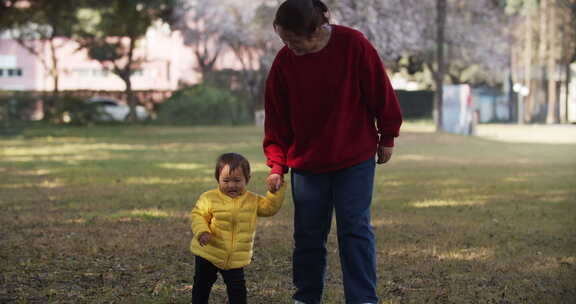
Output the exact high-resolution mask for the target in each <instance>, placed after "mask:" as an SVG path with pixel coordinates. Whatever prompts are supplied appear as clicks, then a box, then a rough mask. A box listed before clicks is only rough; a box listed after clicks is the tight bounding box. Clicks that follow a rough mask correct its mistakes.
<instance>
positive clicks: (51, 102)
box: [44, 37, 61, 123]
mask: <svg viewBox="0 0 576 304" xmlns="http://www.w3.org/2000/svg"><path fill="white" fill-rule="evenodd" d="M54 39H55V38H54V37H51V38H49V39H48V45H49V47H50V59H51V61H52V64H51V65H49V70H50V76H51V77H52V84H53V88H52V95H51V96H50V97H49V98H48V99H47V100H46V101H45V108H44V120H45V121H48V122H55V123H60V122H61V121H60V120H61V117H57V116H58V113H57V112H58V110H57V107H58V99H59V95H60V72H59V70H58V69H59V67H58V65H59V61H58V55H57V54H56V46H55V45H54Z"/></svg>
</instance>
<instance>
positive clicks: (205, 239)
mask: <svg viewBox="0 0 576 304" xmlns="http://www.w3.org/2000/svg"><path fill="white" fill-rule="evenodd" d="M211 238H212V234H210V232H202V234H200V236H199V237H198V243H200V246H202V247H204V246H206V245H208V243H209V242H210V239H211Z"/></svg>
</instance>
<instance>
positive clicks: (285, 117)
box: [263, 57, 292, 174]
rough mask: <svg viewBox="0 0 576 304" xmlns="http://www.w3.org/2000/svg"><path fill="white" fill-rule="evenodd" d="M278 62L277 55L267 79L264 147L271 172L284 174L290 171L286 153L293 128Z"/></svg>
mask: <svg viewBox="0 0 576 304" xmlns="http://www.w3.org/2000/svg"><path fill="white" fill-rule="evenodd" d="M278 62H279V60H278V57H276V59H275V60H274V63H273V64H272V67H271V68H270V72H269V73H268V79H267V80H266V92H265V96H264V98H265V100H264V113H265V116H264V142H263V148H264V154H265V155H266V158H267V161H266V164H267V165H268V166H269V167H270V168H272V170H271V173H278V174H284V173H286V172H288V166H287V164H286V154H287V152H288V148H289V146H290V144H291V141H292V128H291V127H290V111H289V107H288V96H287V92H286V88H285V82H284V81H283V79H282V75H281V73H280V68H279V63H278Z"/></svg>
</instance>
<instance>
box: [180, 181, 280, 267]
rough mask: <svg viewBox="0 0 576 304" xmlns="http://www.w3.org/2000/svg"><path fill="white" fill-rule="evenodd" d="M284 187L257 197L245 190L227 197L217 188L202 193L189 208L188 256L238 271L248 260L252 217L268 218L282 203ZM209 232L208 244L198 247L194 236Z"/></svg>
mask: <svg viewBox="0 0 576 304" xmlns="http://www.w3.org/2000/svg"><path fill="white" fill-rule="evenodd" d="M285 190H286V184H284V185H283V186H282V187H281V188H280V189H279V190H278V191H277V192H276V193H271V192H268V193H266V196H265V197H264V196H261V195H258V194H255V193H252V192H250V191H246V192H245V193H244V194H242V195H241V196H239V197H236V198H231V197H229V196H227V195H226V194H224V193H222V192H221V191H220V190H219V189H214V190H210V191H207V192H204V193H203V194H202V195H201V196H200V198H198V201H197V202H196V206H194V209H192V214H191V218H192V232H193V233H194V236H193V238H192V242H191V244H190V249H191V251H192V253H194V254H195V255H198V256H200V257H202V258H204V259H206V260H208V261H210V262H212V264H214V265H215V266H216V267H218V268H220V269H223V270H228V269H235V268H241V267H244V266H246V265H248V264H250V261H251V260H252V246H253V244H254V235H255V233H256V218H257V217H258V216H272V215H274V214H276V212H278V210H280V207H281V206H282V202H283V201H284V192H285ZM205 231H207V232H210V233H211V234H212V238H211V239H210V242H209V243H208V244H207V245H206V246H204V247H202V246H200V243H199V242H198V236H199V235H200V234H202V232H205Z"/></svg>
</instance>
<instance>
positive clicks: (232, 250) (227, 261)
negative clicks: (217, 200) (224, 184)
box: [226, 199, 238, 268]
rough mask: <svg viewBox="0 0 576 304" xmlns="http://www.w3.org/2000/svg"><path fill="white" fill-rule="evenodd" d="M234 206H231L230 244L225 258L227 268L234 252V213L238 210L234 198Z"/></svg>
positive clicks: (235, 224)
mask: <svg viewBox="0 0 576 304" xmlns="http://www.w3.org/2000/svg"><path fill="white" fill-rule="evenodd" d="M233 202H234V207H233V209H232V210H233V212H232V218H231V219H230V221H231V222H232V236H231V244H230V252H228V258H227V259H226V267H227V268H228V267H229V266H230V265H229V264H230V260H231V259H232V253H233V252H234V247H235V246H234V245H235V244H234V237H235V236H236V226H237V223H236V218H237V216H236V213H237V212H238V208H236V202H237V200H236V199H234V200H233Z"/></svg>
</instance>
